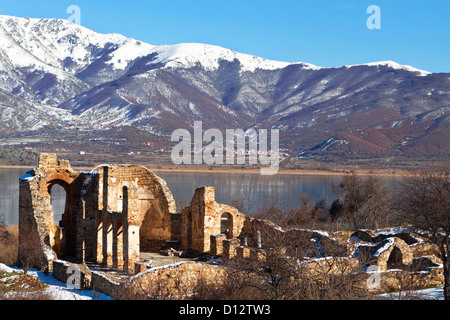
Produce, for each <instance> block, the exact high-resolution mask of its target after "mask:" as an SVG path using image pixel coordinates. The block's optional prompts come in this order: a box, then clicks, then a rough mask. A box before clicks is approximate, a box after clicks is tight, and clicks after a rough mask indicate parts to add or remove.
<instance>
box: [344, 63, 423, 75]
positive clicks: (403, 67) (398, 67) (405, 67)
mask: <svg viewBox="0 0 450 320" xmlns="http://www.w3.org/2000/svg"><path fill="white" fill-rule="evenodd" d="M357 66H370V67H378V66H384V67H390V68H393V69H396V70H406V71H409V72H414V73H416V74H418V75H419V76H422V77H424V76H427V75H429V74H431V72H429V71H425V70H420V69H417V68H414V67H411V66H408V65H401V64H399V63H397V62H394V61H378V62H370V63H364V64H353V65H346V66H344V67H347V68H351V67H357Z"/></svg>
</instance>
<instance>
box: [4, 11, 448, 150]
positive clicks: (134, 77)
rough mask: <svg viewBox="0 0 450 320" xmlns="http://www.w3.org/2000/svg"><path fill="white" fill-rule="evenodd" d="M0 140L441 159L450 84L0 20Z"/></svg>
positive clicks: (60, 23)
mask: <svg viewBox="0 0 450 320" xmlns="http://www.w3.org/2000/svg"><path fill="white" fill-rule="evenodd" d="M0 39H1V41H0V128H1V130H2V132H6V133H7V132H10V133H11V132H17V131H27V130H35V129H38V128H42V127H44V126H45V125H59V126H62V127H81V128H83V129H84V130H99V129H100V130H101V129H105V128H110V127H115V126H125V125H127V126H134V127H137V128H140V129H143V130H147V131H150V132H152V133H156V134H158V135H170V134H171V132H172V131H173V130H174V129H176V128H189V127H191V126H192V123H193V122H194V121H197V120H202V121H203V123H204V128H208V127H217V128H220V129H227V128H244V129H246V128H250V127H255V128H263V127H264V128H270V127H273V128H278V129H280V133H281V141H280V143H281V144H282V145H283V146H285V147H288V148H290V149H292V150H294V149H295V150H298V152H299V153H301V154H311V155H321V156H323V155H326V154H337V155H341V156H346V155H347V156H349V155H351V156H354V155H356V156H358V155H359V156H368V155H372V156H373V155H375V156H379V155H392V154H397V153H404V154H418V155H425V154H448V153H449V149H450V145H449V141H450V129H449V126H450V125H449V123H450V75H449V74H431V73H429V72H426V71H423V70H418V69H415V68H413V67H410V66H403V65H400V64H398V63H395V62H392V61H381V62H374V63H368V64H363V65H353V66H343V67H339V68H322V67H318V66H314V65H311V64H307V63H301V62H297V63H288V62H280V61H270V60H266V59H263V58H260V57H255V56H251V55H247V54H242V53H238V52H235V51H233V50H229V49H225V48H221V47H217V46H211V45H206V44H194V43H191V44H178V45H171V46H154V45H150V44H147V43H143V42H141V41H138V40H135V39H130V38H126V37H124V36H122V35H119V34H106V35H105V34H99V33H97V32H95V31H92V30H89V29H86V28H84V27H81V26H78V25H76V24H73V23H71V22H68V21H65V20H57V19H29V18H17V17H8V16H0Z"/></svg>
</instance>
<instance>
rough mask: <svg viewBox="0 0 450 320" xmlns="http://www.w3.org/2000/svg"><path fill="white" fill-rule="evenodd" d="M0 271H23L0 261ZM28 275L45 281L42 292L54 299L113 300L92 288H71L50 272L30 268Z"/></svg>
mask: <svg viewBox="0 0 450 320" xmlns="http://www.w3.org/2000/svg"><path fill="white" fill-rule="evenodd" d="M0 271H3V272H8V273H11V272H23V270H22V269H20V268H17V267H9V266H7V265H5V264H2V263H0ZM28 275H31V276H33V277H36V278H39V280H41V281H42V282H43V283H45V284H46V285H47V288H45V289H44V291H43V292H44V294H45V293H47V294H49V295H50V296H51V297H52V298H53V299H54V300H113V299H112V298H111V297H110V296H108V295H106V294H103V293H100V292H95V291H93V290H76V289H71V288H69V287H67V284H65V283H63V282H61V281H59V280H56V279H55V278H54V277H53V276H52V273H49V275H46V274H44V273H43V272H41V271H38V270H34V269H32V270H29V271H28ZM10 294H11V293H10Z"/></svg>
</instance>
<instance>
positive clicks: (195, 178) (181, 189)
mask: <svg viewBox="0 0 450 320" xmlns="http://www.w3.org/2000/svg"><path fill="white" fill-rule="evenodd" d="M26 171H27V169H18V168H13V169H9V168H0V222H3V223H5V224H8V225H13V224H18V220H19V219H18V214H19V209H18V207H19V177H21V176H22V175H24V174H25V172H26ZM155 173H156V174H157V175H158V176H160V177H161V178H163V179H164V180H166V182H167V185H168V187H169V188H170V190H171V191H172V194H173V196H174V198H175V202H176V203H177V207H178V210H180V207H184V206H186V205H187V204H188V203H189V202H190V200H191V199H192V196H193V195H194V191H195V189H196V188H198V187H203V186H215V188H216V201H217V202H219V203H224V204H231V201H232V200H239V201H241V202H242V203H243V204H244V205H245V207H246V208H247V209H248V211H249V212H250V213H255V212H257V211H258V210H259V209H261V208H264V207H265V206H268V205H270V204H271V203H273V202H274V201H275V202H276V203H277V204H278V205H280V206H283V207H284V208H287V209H292V208H296V207H300V204H301V199H300V196H301V195H304V196H306V197H308V198H309V199H310V200H311V201H312V202H316V201H318V200H321V199H326V200H327V205H328V206H329V205H331V203H332V202H333V201H334V200H335V199H336V195H335V194H334V193H333V191H332V187H331V185H332V184H333V183H334V184H338V183H339V182H341V181H342V176H336V175H330V176H328V175H287V174H278V175H274V176H261V175H259V174H246V173H214V172H204V173H200V172H165V171H164V172H158V171H155ZM52 201H53V208H54V212H55V221H59V219H60V216H61V214H62V212H63V211H64V205H65V193H64V190H63V189H62V188H61V187H59V186H57V185H55V186H54V187H53V188H52Z"/></svg>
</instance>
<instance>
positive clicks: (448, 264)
mask: <svg viewBox="0 0 450 320" xmlns="http://www.w3.org/2000/svg"><path fill="white" fill-rule="evenodd" d="M396 199H397V201H396V204H397V205H396V208H397V209H398V213H399V218H400V219H402V221H404V222H405V223H408V224H409V225H411V226H413V227H414V228H416V232H420V233H421V236H423V237H425V238H426V239H427V241H428V242H429V243H432V244H435V245H437V246H438V248H439V251H440V258H441V260H442V263H443V267H444V297H445V299H446V300H449V299H450V257H449V254H450V168H449V167H448V166H447V167H446V168H445V169H441V170H439V169H432V170H424V171H421V172H420V173H418V174H415V175H412V176H407V177H404V178H403V181H402V183H401V186H400V190H399V193H398V195H397V198H396Z"/></svg>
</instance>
